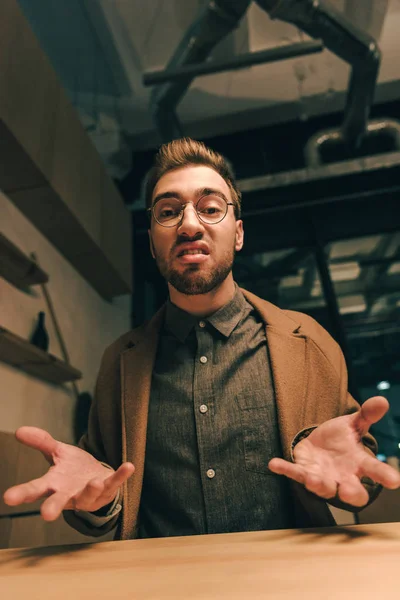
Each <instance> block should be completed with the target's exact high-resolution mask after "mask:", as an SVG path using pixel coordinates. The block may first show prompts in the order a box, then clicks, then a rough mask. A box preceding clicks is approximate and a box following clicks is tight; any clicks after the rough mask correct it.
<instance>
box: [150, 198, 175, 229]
mask: <svg viewBox="0 0 400 600" xmlns="http://www.w3.org/2000/svg"><path fill="white" fill-rule="evenodd" d="M181 212H182V204H181V203H180V202H179V200H177V199H176V198H163V199H162V200H159V201H158V202H157V203H156V204H155V205H154V206H153V214H154V218H155V219H156V221H158V222H159V223H160V224H161V225H165V226H166V227H173V226H174V225H176V224H177V223H178V222H179V220H180V218H181Z"/></svg>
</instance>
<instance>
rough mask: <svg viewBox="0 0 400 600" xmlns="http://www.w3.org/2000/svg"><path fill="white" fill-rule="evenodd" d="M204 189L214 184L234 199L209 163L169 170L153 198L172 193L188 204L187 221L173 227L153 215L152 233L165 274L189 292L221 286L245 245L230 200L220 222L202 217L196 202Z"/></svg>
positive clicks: (152, 244)
mask: <svg viewBox="0 0 400 600" xmlns="http://www.w3.org/2000/svg"><path fill="white" fill-rule="evenodd" d="M204 190H208V191H210V190H213V191H214V192H216V194H217V195H223V197H224V198H226V200H227V201H228V202H232V196H231V193H230V190H229V187H228V185H227V183H226V182H225V180H224V179H223V178H222V177H221V176H220V175H219V174H218V173H217V172H216V171H214V170H213V169H211V168H209V167H206V166H188V167H184V168H181V169H176V170H174V171H170V172H169V173H166V174H165V175H164V176H163V177H161V179H160V180H159V181H158V183H157V185H156V187H155V189H154V192H153V204H154V202H155V201H157V199H159V198H160V197H162V195H163V194H168V196H169V197H171V194H173V196H174V197H176V198H178V199H179V200H180V201H181V202H182V203H183V204H184V205H186V207H185V210H184V216H183V220H182V222H181V223H179V224H178V225H175V226H174V227H170V228H168V227H163V226H162V225H160V224H159V223H157V222H156V221H155V220H154V218H152V221H151V228H150V230H149V236H150V247H151V252H152V255H153V257H154V258H155V259H156V262H157V266H158V268H159V270H160V273H161V275H162V276H163V277H164V278H165V279H166V281H167V282H168V283H169V284H170V285H172V286H173V287H174V288H175V289H176V290H178V292H181V293H182V294H187V295H195V294H207V293H208V292H210V291H212V290H214V289H215V288H217V287H218V286H219V285H220V284H221V283H222V282H223V281H224V280H225V279H226V277H227V276H228V275H229V274H230V272H231V270H232V264H233V260H234V257H235V252H236V251H239V250H241V248H242V246H243V223H242V221H236V219H235V213H234V207H233V206H228V212H227V214H226V216H225V218H224V219H223V220H222V221H220V222H219V223H215V224H206V223H203V222H202V221H200V220H199V218H198V216H197V213H196V211H195V205H196V202H197V200H198V199H199V198H200V197H201V196H202V195H203V194H204Z"/></svg>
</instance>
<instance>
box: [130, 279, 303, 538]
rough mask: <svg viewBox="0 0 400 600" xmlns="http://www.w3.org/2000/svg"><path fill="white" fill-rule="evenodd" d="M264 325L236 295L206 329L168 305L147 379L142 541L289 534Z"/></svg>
mask: <svg viewBox="0 0 400 600" xmlns="http://www.w3.org/2000/svg"><path fill="white" fill-rule="evenodd" d="M274 456H281V445H280V438H279V431H278V423H277V417H276V407H275V396H274V387H273V381H272V375H271V369H270V362H269V357H268V347H267V341H266V336H265V329H264V325H263V323H262V322H261V320H260V319H259V317H258V315H257V314H256V313H255V311H254V309H253V307H252V306H251V305H250V304H249V303H248V302H247V301H246V299H245V298H244V296H243V294H242V293H241V292H240V290H239V289H238V288H236V294H235V296H234V298H233V300H232V301H230V302H229V303H228V304H227V305H225V306H224V307H222V308H221V309H220V310H218V311H217V312H216V313H214V314H213V315H212V316H210V317H208V318H206V319H198V318H196V317H193V316H192V315H190V314H188V313H186V312H184V311H182V310H180V309H179V308H178V307H176V306H174V305H173V304H172V303H171V302H168V304H167V309H166V318H165V323H164V327H163V329H162V331H161V335H160V341H159V346H158V351H157V356H156V361H155V366H154V371H153V377H152V386H151V394H150V407H149V421H148V430H147V447H146V462H145V473H144V482H143V492H142V498H141V505H140V514H139V537H161V536H174V535H191V534H203V533H225V532H233V531H251V530H261V529H281V528H289V527H294V516H293V511H292V507H291V496H290V491H289V486H288V483H287V480H286V479H285V478H283V477H279V476H277V475H274V474H273V473H271V472H270V471H269V470H268V461H269V460H270V459H271V458H272V457H274Z"/></svg>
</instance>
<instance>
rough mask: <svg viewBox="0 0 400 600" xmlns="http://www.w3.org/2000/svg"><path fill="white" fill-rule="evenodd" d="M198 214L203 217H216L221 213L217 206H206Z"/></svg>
mask: <svg viewBox="0 0 400 600" xmlns="http://www.w3.org/2000/svg"><path fill="white" fill-rule="evenodd" d="M200 212H201V213H202V214H204V215H217V214H219V213H220V212H221V209H220V208H218V207H217V206H207V207H204V208H202V209H201V211H200Z"/></svg>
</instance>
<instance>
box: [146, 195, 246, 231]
mask: <svg viewBox="0 0 400 600" xmlns="http://www.w3.org/2000/svg"><path fill="white" fill-rule="evenodd" d="M186 206H187V204H183V203H182V202H181V201H180V200H178V199H177V198H160V200H157V202H156V203H155V204H153V206H152V207H151V208H148V209H147V212H148V213H152V214H153V217H154V219H155V220H156V221H157V223H158V224H159V225H162V226H163V227H175V226H176V225H178V224H179V223H181V222H182V220H183V214H184V210H185V208H186ZM228 206H234V203H233V202H227V201H226V200H224V198H221V197H220V196H215V195H213V194H209V195H207V196H201V198H199V200H198V201H197V202H196V204H195V205H194V208H195V210H196V214H197V216H198V218H199V220H200V221H202V222H203V223H206V224H207V225H215V224H216V223H220V222H221V221H222V219H224V218H225V217H226V213H227V212H228Z"/></svg>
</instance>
